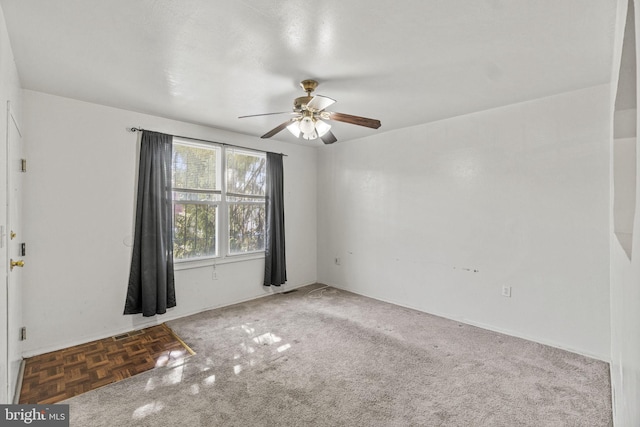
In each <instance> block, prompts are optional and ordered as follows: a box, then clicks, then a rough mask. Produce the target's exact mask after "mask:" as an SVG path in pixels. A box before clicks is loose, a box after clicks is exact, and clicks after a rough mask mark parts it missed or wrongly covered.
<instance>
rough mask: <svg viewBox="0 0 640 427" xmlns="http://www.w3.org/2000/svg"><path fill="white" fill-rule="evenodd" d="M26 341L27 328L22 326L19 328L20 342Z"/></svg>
mask: <svg viewBox="0 0 640 427" xmlns="http://www.w3.org/2000/svg"><path fill="white" fill-rule="evenodd" d="M26 339H27V327H26V326H23V327H22V328H20V341H26Z"/></svg>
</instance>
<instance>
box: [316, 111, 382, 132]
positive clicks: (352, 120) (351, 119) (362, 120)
mask: <svg viewBox="0 0 640 427" xmlns="http://www.w3.org/2000/svg"><path fill="white" fill-rule="evenodd" d="M328 118H329V120H335V121H338V122H344V123H349V124H352V125H358V126H366V127H368V128H373V129H378V128H379V127H380V125H381V123H380V120H376V119H368V118H366V117H360V116H352V115H350V114H343V113H334V112H330V113H329V117H328Z"/></svg>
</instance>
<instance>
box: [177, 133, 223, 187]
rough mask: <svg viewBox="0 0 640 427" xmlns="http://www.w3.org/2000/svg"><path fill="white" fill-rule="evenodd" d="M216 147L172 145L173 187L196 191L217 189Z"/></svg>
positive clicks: (217, 154)
mask: <svg viewBox="0 0 640 427" xmlns="http://www.w3.org/2000/svg"><path fill="white" fill-rule="evenodd" d="M218 151H219V149H218V148H217V147H200V146H193V145H183V144H178V143H174V144H173V183H172V184H173V187H177V188H189V189H196V190H216V189H218V182H219V180H218V179H217V175H216V174H217V171H216V160H217V157H218V156H219V153H218Z"/></svg>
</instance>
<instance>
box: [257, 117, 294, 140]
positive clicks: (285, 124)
mask: <svg viewBox="0 0 640 427" xmlns="http://www.w3.org/2000/svg"><path fill="white" fill-rule="evenodd" d="M289 123H291V120H287V121H286V122H284V123H280V124H279V125H278V126H276V127H274V128H273V129H271V130H270V131H269V132H267V133H265V134H264V135H262V136H261V137H260V138H263V139H266V138H271V137H272V136H273V135H275V134H277V133H278V132H280V131H281V130H283V129H284V128H286V127H287V126H289Z"/></svg>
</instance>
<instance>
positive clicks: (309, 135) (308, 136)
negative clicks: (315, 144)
mask: <svg viewBox="0 0 640 427" xmlns="http://www.w3.org/2000/svg"><path fill="white" fill-rule="evenodd" d="M302 137H303V138H304V139H306V140H309V141H311V140H314V139H316V138H318V132H316V130H315V129H313V130H312V131H311V132H308V133H303V134H302Z"/></svg>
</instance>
